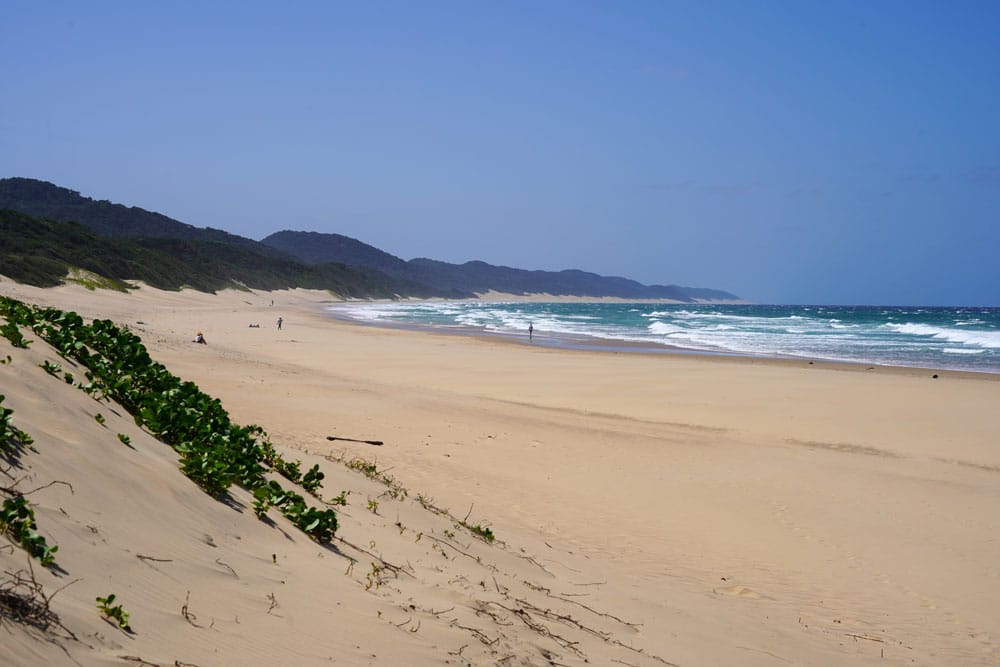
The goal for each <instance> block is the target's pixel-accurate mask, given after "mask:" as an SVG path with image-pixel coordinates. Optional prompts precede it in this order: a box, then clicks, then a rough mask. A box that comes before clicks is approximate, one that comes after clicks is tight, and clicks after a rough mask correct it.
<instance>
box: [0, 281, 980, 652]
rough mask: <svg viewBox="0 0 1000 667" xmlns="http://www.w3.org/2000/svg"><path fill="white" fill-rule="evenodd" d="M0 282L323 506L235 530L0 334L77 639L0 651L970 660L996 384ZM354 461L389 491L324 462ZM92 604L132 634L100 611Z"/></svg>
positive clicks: (224, 514) (141, 443)
mask: <svg viewBox="0 0 1000 667" xmlns="http://www.w3.org/2000/svg"><path fill="white" fill-rule="evenodd" d="M0 293H2V294H4V295H7V296H13V297H15V298H19V299H22V300H25V301H28V302H31V303H37V304H43V305H52V306H55V307H58V308H63V309H71V310H75V311H77V312H79V313H80V314H81V315H83V316H84V317H86V318H93V317H100V318H110V319H112V320H114V321H115V322H117V323H119V324H122V325H128V326H129V327H130V328H131V329H132V330H133V331H135V332H136V333H138V334H139V335H141V336H142V338H143V341H144V342H145V344H146V345H147V346H148V348H149V350H150V353H151V354H152V356H153V358H154V359H156V360H158V361H161V362H163V363H164V364H165V365H166V366H167V367H168V368H169V369H170V370H171V371H172V372H173V373H175V374H176V375H179V376H180V377H182V378H184V379H188V380H193V381H195V382H196V383H197V384H198V385H199V386H200V387H201V389H202V390H204V391H205V392H207V393H209V394H211V395H213V396H216V397H218V398H220V399H221V400H222V402H223V405H224V406H225V407H226V408H227V409H228V410H229V412H230V414H231V415H232V417H233V419H234V420H235V421H236V422H237V423H242V424H249V423H256V424H260V425H262V426H263V427H264V428H265V429H266V430H267V431H268V432H269V433H270V434H271V438H272V440H273V441H274V443H275V444H276V446H278V447H279V449H280V450H281V451H283V452H284V453H285V455H286V457H290V458H301V459H302V461H303V463H304V465H305V466H311V465H312V464H313V463H319V464H320V465H321V466H322V468H323V470H324V472H326V474H327V478H326V480H325V482H324V493H325V494H326V496H327V497H332V496H335V495H336V494H338V493H340V492H341V491H350V494H349V495H348V503H349V504H348V506H347V507H346V508H344V510H343V511H342V512H340V514H339V516H340V520H341V528H340V530H339V531H338V536H339V537H341V538H343V540H344V541H335V542H334V544H333V546H334V547H335V549H327V548H324V547H322V546H320V545H317V544H315V543H313V542H311V541H310V540H308V539H306V538H305V536H304V535H302V534H301V533H299V532H298V531H297V530H296V529H295V528H293V527H292V526H290V525H289V524H288V523H287V522H285V521H284V519H282V518H281V517H276V518H275V519H274V522H273V525H268V524H267V523H264V522H261V521H258V520H257V519H256V518H255V517H254V516H253V512H252V511H249V509H248V508H249V499H248V497H247V494H245V493H242V492H237V493H236V494H234V497H235V498H236V499H237V501H239V502H241V503H243V506H242V507H231V506H227V505H225V504H222V503H219V502H216V501H215V500H213V499H211V498H210V497H208V496H207V495H205V494H204V493H203V492H201V491H200V490H199V489H198V488H197V487H196V486H195V485H194V484H193V483H191V482H190V481H188V480H187V479H186V478H185V477H184V476H183V475H181V474H180V473H179V472H178V471H177V470H176V455H175V454H174V453H173V451H172V450H171V449H170V448H169V447H167V446H166V445H163V444H162V443H159V442H158V441H156V440H154V439H152V438H151V437H149V436H148V435H146V434H144V433H143V432H142V431H141V430H140V429H138V428H137V427H136V426H135V424H134V423H133V421H132V419H131V417H130V416H129V415H128V414H127V413H125V412H124V411H123V410H121V409H120V408H114V406H108V405H106V404H105V405H100V404H98V403H96V402H95V401H93V400H92V399H90V398H89V397H87V396H86V395H85V394H83V392H80V391H79V390H77V389H75V388H73V387H71V386H69V385H67V384H65V383H63V382H60V381H57V380H54V379H52V378H50V377H49V376H48V375H46V374H45V373H44V372H43V371H42V370H41V369H40V368H38V364H39V363H41V362H42V361H43V360H45V359H48V360H51V361H59V358H58V357H57V356H56V355H55V353H54V352H52V351H51V349H50V348H48V347H47V346H46V345H45V344H44V343H42V342H41V341H36V343H35V344H33V345H32V346H31V348H30V349H29V350H27V351H25V350H15V349H14V348H13V347H12V346H10V345H9V344H8V343H7V342H6V341H5V340H0V351H2V352H3V354H2V355H0V356H5V355H6V354H10V355H11V356H12V363H10V364H6V365H4V366H3V367H0V393H3V394H6V395H7V400H6V401H5V403H4V405H6V406H8V407H11V408H13V409H14V410H15V413H14V422H15V424H16V425H17V426H19V427H20V428H22V429H23V430H25V431H27V432H29V433H31V434H32V435H33V436H34V437H35V440H36V448H37V452H30V453H26V454H25V456H24V457H23V460H22V465H23V466H24V467H23V469H21V470H18V471H12V474H14V475H15V476H23V475H30V479H28V480H26V481H23V482H22V483H21V485H20V487H19V488H22V490H23V489H30V488H34V487H36V486H41V485H43V484H47V483H48V482H50V481H52V480H64V481H68V482H71V483H72V487H73V488H72V489H69V488H67V487H66V486H65V485H61V484H56V485H53V486H51V487H48V488H46V489H43V490H40V491H38V492H36V493H34V494H31V495H30V499H31V501H32V503H33V504H35V506H36V507H37V510H36V511H37V516H38V526H39V532H41V533H42V534H44V535H45V536H46V537H47V538H48V539H49V541H50V542H55V543H56V544H58V545H59V548H60V550H59V553H58V562H59V564H60V566H61V567H62V568H63V569H64V570H65V572H64V573H61V574H60V573H57V574H52V573H50V572H47V571H45V570H43V569H42V568H41V567H39V566H38V565H37V564H36V565H35V568H34V570H35V574H36V576H37V578H38V580H39V582H41V583H42V584H43V585H44V586H45V588H46V590H47V591H50V592H51V591H53V590H55V589H57V588H59V587H60V586H64V585H66V584H70V583H71V582H75V583H72V584H71V585H69V586H68V587H67V588H65V589H64V590H62V591H61V592H60V593H59V594H58V595H57V596H56V597H55V598H54V599H53V601H52V608H53V609H54V610H55V611H56V612H57V613H58V614H59V615H60V618H61V620H62V622H63V624H64V625H65V626H66V628H67V629H68V630H71V631H72V632H73V633H74V634H75V635H76V637H77V640H73V639H71V638H67V636H66V635H65V633H64V632H63V631H61V630H60V631H59V632H57V633H56V635H59V636H57V637H55V638H53V637H48V638H47V639H46V638H45V637H43V636H42V635H41V634H40V633H39V632H38V631H29V630H26V629H24V628H22V627H20V626H17V625H14V624H12V623H10V622H4V628H5V632H6V633H7V634H6V635H5V639H4V644H5V650H6V651H7V652H6V655H5V657H4V658H3V659H2V660H0V662H4V663H5V664H15V665H22V664H23V665H29V664H43V663H46V664H75V663H79V664H158V665H159V664H162V665H173V664H175V661H179V663H180V664H197V665H201V666H202V667H205V666H206V665H236V664H253V665H257V664H259V665H265V664H295V665H312V664H317V665H318V664H344V665H369V664H370V665H418V666H419V665H443V664H452V665H462V664H469V665H493V664H498V665H553V664H565V665H578V664H584V661H585V660H587V661H589V664H596V665H613V664H625V665H663V664H676V665H684V666H687V665H786V664H803V665H841V664H852V665H855V664H857V665H866V664H872V665H874V664H879V665H903V664H907V665H911V664H929V665H943V664H954V665H958V664H961V665H978V664H984V665H990V664H992V665H996V664H1000V537H998V536H1000V437H998V436H1000V410H997V406H998V405H1000V378H998V377H997V376H989V375H984V376H976V375H973V374H962V373H951V372H942V371H936V372H935V371H926V370H905V369H886V368H869V367H865V366H843V365H834V364H825V363H818V362H817V363H815V364H809V363H808V362H806V361H802V362H775V361H762V360H753V359H729V358H714V357H711V358H710V357H695V356H689V355H683V356H681V355H678V356H673V355H662V354H660V355H643V354H626V353H610V352H607V353H599V352H589V351H575V350H561V349H552V348H543V347H538V346H531V345H527V344H520V343H514V344H512V343H511V342H509V341H505V340H496V339H487V338H474V337H461V336H452V335H439V334H434V333H426V332H414V331H406V330H398V329H378V328H373V327H367V326H361V325H356V324H350V323H345V322H340V321H336V320H333V319H331V318H329V317H327V316H326V315H324V314H323V312H322V307H323V305H324V302H327V301H331V300H332V299H333V297H331V296H329V295H327V294H325V293H322V292H315V291H305V290H292V291H281V292H270V293H264V292H260V293H255V292H236V291H226V292H223V293H220V294H219V295H206V294H200V293H196V292H190V291H183V292H180V293H171V292H162V291H158V290H155V289H152V288H149V287H143V288H141V289H139V290H137V291H135V292H132V293H130V294H120V293H115V292H107V291H96V292H91V291H87V290H86V289H83V288H81V287H77V286H66V287H60V288H55V289H46V290H42V289H35V288H30V287H25V286H22V285H17V284H14V283H12V282H10V281H7V280H3V281H2V282H0ZM272 300H273V301H274V306H271V305H270V304H271V301H272ZM279 316H280V317H282V318H283V319H284V327H283V329H282V330H281V331H278V330H277V328H276V325H275V321H276V319H277V318H278V317H279ZM258 323H259V324H260V327H259V328H251V327H249V326H248V325H249V324H258ZM197 331H202V332H204V334H205V338H206V340H207V342H208V345H195V344H193V343H192V342H191V340H192V338H193V336H194V334H195V333H196V332H197ZM26 333H27V332H26ZM29 337H32V336H29ZM64 363H65V362H64ZM935 373H936V374H938V375H939V377H938V378H932V375H933V374H935ZM98 411H101V412H103V414H104V415H105V416H107V418H108V423H107V424H105V425H104V426H102V425H100V424H97V423H96V422H95V421H94V419H93V415H94V414H95V413H96V412H98ZM116 432H125V433H128V434H130V436H131V438H132V444H133V449H129V448H126V447H124V446H122V445H121V443H119V442H118V441H117V439H116V438H115V433H116ZM328 436H335V437H342V438H353V439H360V440H379V441H384V445H382V446H378V447H376V446H372V445H368V444H363V443H358V442H351V441H339V440H338V441H332V442H331V441H329V440H327V437H328ZM359 456H360V457H364V458H366V459H368V460H370V461H374V462H376V463H377V466H378V468H379V469H380V470H385V471H387V474H388V475H390V476H391V477H392V478H394V480H395V481H396V483H397V484H399V485H401V486H402V487H405V489H406V490H407V492H408V494H407V495H406V496H405V497H402V496H401V494H400V492H398V491H397V492H395V493H391V492H389V491H388V489H387V487H386V486H385V485H384V484H381V483H378V482H377V481H372V480H369V479H366V478H365V477H363V476H361V475H359V474H358V473H356V472H355V471H352V470H348V469H347V468H346V467H345V466H344V465H343V463H342V462H340V461H338V460H337V459H346V460H350V459H352V458H354V457H359ZM0 481H3V480H0ZM3 484H4V485H6V484H7V481H3ZM241 493H242V495H241ZM393 496H397V497H396V498H394V497H393ZM418 496H420V497H421V500H423V502H422V503H421V502H420V500H418ZM369 500H374V501H375V502H376V503H377V504H378V507H377V514H376V513H373V512H372V511H370V510H369V507H368V505H369V503H368V501H369ZM425 505H426V506H427V507H429V508H430V509H428V508H427V507H425ZM435 508H440V509H447V510H449V511H450V513H451V515H452V516H453V517H455V518H457V519H458V520H461V519H464V518H467V522H468V523H469V524H472V525H474V524H481V525H483V526H489V527H490V528H491V529H492V531H493V533H494V534H495V535H496V537H497V543H495V544H493V545H489V544H487V543H485V542H483V541H482V540H479V539H477V538H476V537H475V536H473V535H471V534H470V533H469V532H468V531H466V530H465V529H463V528H462V527H461V526H456V525H455V520H454V519H452V518H449V517H448V516H443V515H441V514H439V513H436V512H435V511H434V509H435ZM351 559H353V560H354V561H356V562H353V563H352V561H351ZM0 561H2V565H3V569H4V570H5V571H6V572H12V571H15V570H17V569H24V568H26V567H27V559H26V557H25V555H24V552H23V551H20V550H12V549H7V550H0ZM373 564H374V565H373ZM387 564H388V565H387ZM390 565H391V566H398V567H399V568H400V570H399V571H398V572H394V571H393V568H392V567H390ZM109 592H115V593H116V594H117V595H118V597H119V599H120V600H121V602H122V603H123V604H124V605H125V606H126V607H127V608H128V609H129V610H130V611H131V612H132V627H133V628H134V630H135V634H134V635H126V634H125V633H122V632H121V631H119V630H117V629H116V628H114V627H112V626H111V625H110V624H108V623H105V622H103V621H102V620H101V618H100V615H99V614H98V612H97V611H96V608H95V606H94V602H93V600H94V597H95V596H96V595H106V594H107V593H109ZM185 603H186V604H187V610H188V611H189V617H188V618H185V616H184V615H183V614H182V606H184V605H185ZM192 614H193V615H194V617H192V616H191V615H192ZM59 633H62V634H61V635H60V634H59ZM60 637H61V638H60ZM139 660H142V661H145V662H139Z"/></svg>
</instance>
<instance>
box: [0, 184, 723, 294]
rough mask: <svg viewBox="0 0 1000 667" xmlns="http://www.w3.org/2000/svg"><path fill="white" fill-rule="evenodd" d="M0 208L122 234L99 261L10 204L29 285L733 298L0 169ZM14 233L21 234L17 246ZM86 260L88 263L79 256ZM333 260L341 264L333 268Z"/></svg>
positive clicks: (10, 262) (11, 260)
mask: <svg viewBox="0 0 1000 667" xmlns="http://www.w3.org/2000/svg"><path fill="white" fill-rule="evenodd" d="M2 209H9V210H10V211H16V212H18V213H21V214H23V215H26V216H32V217H34V218H42V219H45V220H48V221H49V222H48V223H47V224H48V225H49V226H50V227H51V224H52V222H53V221H59V222H64V223H65V222H76V223H79V224H81V225H83V226H84V227H86V228H87V229H89V230H90V231H91V232H92V233H93V234H95V235H97V236H98V237H101V238H115V239H124V240H127V241H123V242H119V243H118V244H116V245H115V246H114V247H113V248H107V247H105V248H102V252H105V253H106V257H107V258H108V261H107V262H105V263H103V264H98V263H95V262H94V261H93V258H88V257H87V255H88V253H87V252H86V250H87V246H93V245H97V244H98V242H96V241H94V240H93V239H89V238H87V237H86V236H85V235H80V234H78V233H72V230H71V229H69V228H58V229H54V230H50V232H51V233H50V234H49V236H50V239H49V240H48V241H46V242H45V243H38V242H37V240H32V241H31V242H27V241H25V239H24V238H23V237H24V228H25V227H26V226H36V227H39V228H43V227H45V225H46V223H44V222H42V221H41V220H35V221H32V220H30V219H28V218H24V217H20V218H19V217H12V216H10V215H9V214H8V215H7V216H6V217H5V219H4V220H3V221H0V222H2V223H3V224H4V227H3V231H4V232H5V234H6V235H7V236H8V237H9V240H10V243H11V246H12V247H11V248H8V249H7V250H6V251H5V250H4V249H3V248H0V260H2V263H0V273H3V270H2V269H3V266H4V265H7V266H8V267H10V269H9V271H8V272H7V273H6V274H4V275H9V276H10V277H13V278H14V279H16V280H22V281H25V282H29V283H30V284H36V285H51V284H57V283H58V282H59V281H58V280H57V278H56V276H55V274H57V273H58V272H59V271H62V273H61V274H60V275H59V277H60V278H61V277H62V276H65V275H66V268H67V267H72V266H79V267H81V268H84V269H87V270H90V271H93V272H95V273H98V274H99V275H101V276H104V277H106V278H110V279H113V280H118V281H122V280H129V279H140V280H145V281H147V282H150V283H151V284H153V285H156V286H158V287H162V288H165V289H176V288H177V287H179V286H181V285H186V286H191V287H194V288H195V289H199V290H208V291H213V290H216V289H222V288H225V287H239V286H247V287H251V288H260V289H280V288H290V287H307V288H322V289H329V290H331V291H334V292H336V293H338V294H341V295H342V296H350V297H377V298H385V297H392V296H399V297H418V298H421V297H451V298H469V297H474V296H476V295H478V294H485V293H489V292H499V293H506V294H515V295H527V294H551V295H553V296H573V297H584V296H589V297H615V298H623V299H662V300H669V301H679V302H694V301H738V300H739V297H737V296H736V295H734V294H731V293H729V292H724V291H721V290H715V289H707V288H694V287H680V286H677V285H643V284H641V283H638V282H636V281H634V280H629V279H627V278H621V277H609V276H600V275H598V274H595V273H588V272H586V271H581V270H577V269H569V270H565V271H529V270H524V269H516V268H511V267H507V266H495V265H491V264H487V263H485V262H480V261H470V262H466V263H464V264H450V263H447V262H440V261H436V260H433V259H427V258H417V259H412V260H409V261H406V260H403V259H400V258H399V257H395V256H393V255H391V254H389V253H387V252H385V251H383V250H380V249H378V248H375V247H374V246H371V245H368V244H366V243H363V242H361V241H358V240H356V239H352V238H350V237H347V236H343V235H340V234H324V233H318V232H302V231H287V230H286V231H281V232H277V233H275V234H271V235H270V236H268V237H267V238H265V239H263V240H262V241H254V240H252V239H248V238H245V237H242V236H238V235H236V234H231V233H229V232H226V231H224V230H220V229H212V228H199V227H194V226H192V225H189V224H186V223H184V222H180V221H179V220H175V219H173V218H170V217H167V216H165V215H162V214H160V213H154V212H150V211H146V210H144V209H142V208H138V207H135V206H133V207H127V206H123V205H121V204H115V203H112V202H109V201H104V200H100V201H98V200H94V199H91V198H89V197H85V196H82V195H81V194H80V193H78V192H76V191H73V190H69V189H67V188H63V187H59V186H57V185H54V184H52V183H48V182H46V181H40V180H36V179H30V178H5V179H0V210H2ZM68 232H69V233H68ZM15 241H19V243H18V244H17V245H16V246H14V245H13V244H14V242H15ZM137 246H138V247H137ZM183 261H189V262H191V261H193V262H194V263H196V266H193V267H187V268H186V269H184V270H181V269H179V268H177V267H176V266H172V265H174V264H176V262H183ZM88 262H89V263H90V264H91V266H86V264H87V263H88ZM157 264H160V265H163V266H165V267H167V268H166V271H165V272H163V273H164V275H160V276H156V275H153V276H151V275H149V274H150V273H153V272H151V271H148V270H147V271H145V272H140V273H139V274H136V273H135V272H136V270H137V267H138V266H139V265H142V266H144V267H146V268H147V269H149V267H150V265H157ZM127 265H131V266H127ZM330 265H336V267H339V268H333V269H331V268H330ZM324 267H325V268H324ZM126 268H128V269H129V270H131V271H132V272H133V275H129V271H128V270H126ZM178 274H182V275H178ZM331 274H332V275H331ZM39 276H41V277H39Z"/></svg>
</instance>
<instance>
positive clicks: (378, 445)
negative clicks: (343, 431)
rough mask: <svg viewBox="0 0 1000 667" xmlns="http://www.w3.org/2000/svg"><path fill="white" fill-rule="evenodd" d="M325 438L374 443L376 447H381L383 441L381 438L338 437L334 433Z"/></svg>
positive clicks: (367, 443)
mask: <svg viewBox="0 0 1000 667" xmlns="http://www.w3.org/2000/svg"><path fill="white" fill-rule="evenodd" d="M326 439H327V440H346V441H347V442H361V443H364V444H366V445H375V446H376V447H381V446H382V445H383V444H384V443H383V442H382V441H381V440H356V439H354V438H340V437H338V436H335V435H328V436H326Z"/></svg>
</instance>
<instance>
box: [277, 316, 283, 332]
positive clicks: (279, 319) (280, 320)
mask: <svg viewBox="0 0 1000 667" xmlns="http://www.w3.org/2000/svg"><path fill="white" fill-rule="evenodd" d="M282 322H284V320H283V319H281V318H280V317H279V318H278V331H281V323H282Z"/></svg>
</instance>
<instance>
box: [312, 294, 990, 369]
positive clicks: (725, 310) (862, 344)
mask: <svg viewBox="0 0 1000 667" xmlns="http://www.w3.org/2000/svg"><path fill="white" fill-rule="evenodd" d="M330 310H331V311H332V312H333V313H334V314H335V315H336V316H337V317H345V318H349V319H353V320H358V321H363V322H368V323H372V324H385V325H404V326H410V327H414V326H415V327H431V328H443V329H448V330H454V331H457V332H464V333H473V334H474V333H482V334H491V335H505V336H516V337H520V338H523V339H526V338H527V330H528V325H529V324H531V325H533V326H534V329H535V336H534V344H539V345H558V346H571V347H596V348H606V349H616V350H637V351H651V350H652V351H664V352H666V351H692V352H707V353H719V354H738V355H749V356H758V357H773V358H805V359H824V360H830V361H844V362H854V363H865V364H881V365H889V366H910V367H917V368H939V369H954V370H968V371H979V372H985V373H1000V308H903V307H871V306H761V305H739V306H719V305H690V304H684V305H677V304H669V305H667V304H649V303H484V302H426V303H422V302H406V303H378V304H345V305H337V306H333V307H331V309H330Z"/></svg>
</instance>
